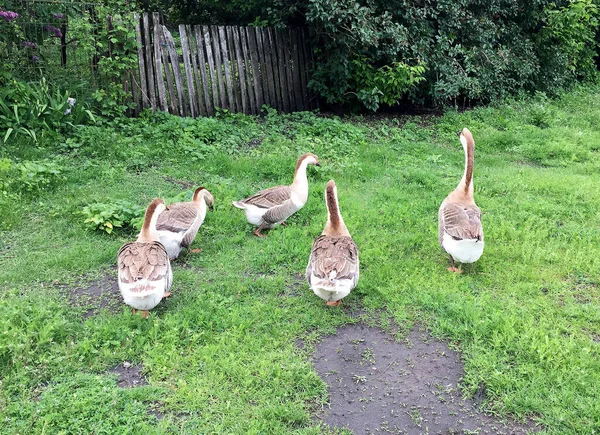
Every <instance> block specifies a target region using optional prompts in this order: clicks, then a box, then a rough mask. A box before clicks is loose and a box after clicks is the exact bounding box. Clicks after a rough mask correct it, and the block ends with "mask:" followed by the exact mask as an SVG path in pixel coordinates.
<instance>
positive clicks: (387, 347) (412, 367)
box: [314, 323, 536, 435]
mask: <svg viewBox="0 0 600 435" xmlns="http://www.w3.org/2000/svg"><path fill="white" fill-rule="evenodd" d="M314 366H315V369H316V370H317V372H318V373H319V375H320V376H321V378H322V379H323V380H324V381H325V382H326V383H327V385H328V391H329V409H328V410H326V411H325V413H324V414H323V415H322V416H321V418H322V420H323V421H324V422H325V423H326V424H327V425H329V426H331V427H334V428H347V429H349V430H351V431H352V432H353V433H355V434H357V435H358V434H374V433H394V434H410V435H413V434H415V435H416V434H464V433H477V434H511V435H517V434H526V433H533V432H535V431H536V427H535V426H534V425H533V424H531V423H530V424H519V423H517V422H515V421H500V420H497V419H494V418H492V417H490V416H488V415H485V414H484V413H482V412H481V411H480V410H479V409H478V407H479V405H481V403H483V402H484V401H485V398H486V396H485V394H486V390H485V385H484V384H481V385H480V387H479V389H478V391H477V393H476V394H475V397H474V398H473V399H464V398H463V397H462V396H461V393H460V391H459V390H458V384H459V382H460V380H461V378H462V376H463V374H464V370H463V365H462V363H461V361H460V358H459V355H458V354H457V353H456V352H455V351H453V350H451V349H450V348H449V347H448V346H447V345H446V344H445V343H443V342H441V341H438V340H436V339H434V338H432V337H431V336H430V335H429V334H427V333H426V332H424V331H420V330H419V329H417V328H415V329H413V330H412V331H411V332H410V334H409V335H408V337H407V338H406V339H405V341H403V342H401V343H399V342H397V341H395V340H394V338H393V337H392V336H390V335H388V334H386V333H384V332H383V331H381V330H380V329H378V328H373V327H368V326H366V325H364V324H360V323H359V324H354V325H346V326H343V327H341V328H339V329H338V331H337V333H336V334H335V335H332V336H328V337H325V339H324V340H323V341H322V342H321V343H320V344H319V345H318V346H317V352H316V354H315V356H314Z"/></svg>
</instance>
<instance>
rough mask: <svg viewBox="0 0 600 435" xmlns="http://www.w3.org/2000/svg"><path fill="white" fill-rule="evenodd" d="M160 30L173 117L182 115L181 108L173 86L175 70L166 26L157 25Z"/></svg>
mask: <svg viewBox="0 0 600 435" xmlns="http://www.w3.org/2000/svg"><path fill="white" fill-rule="evenodd" d="M157 27H158V30H159V37H160V40H159V44H160V55H161V57H162V64H163V67H164V74H165V77H166V79H167V92H168V97H169V98H168V100H169V113H172V114H173V115H180V113H179V108H178V105H177V96H176V95H175V86H174V85H173V68H171V64H170V62H169V54H168V52H169V48H168V44H167V38H166V36H165V30H166V28H165V26H163V25H162V24H158V25H157Z"/></svg>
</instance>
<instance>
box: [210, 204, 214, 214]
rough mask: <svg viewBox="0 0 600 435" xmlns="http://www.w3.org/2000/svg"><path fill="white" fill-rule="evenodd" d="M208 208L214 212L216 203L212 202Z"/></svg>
mask: <svg viewBox="0 0 600 435" xmlns="http://www.w3.org/2000/svg"><path fill="white" fill-rule="evenodd" d="M208 210H209V211H211V212H212V211H215V206H214V205H212V204H211V205H209V206H208Z"/></svg>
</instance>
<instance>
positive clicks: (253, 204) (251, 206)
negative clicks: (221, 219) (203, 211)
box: [233, 153, 321, 237]
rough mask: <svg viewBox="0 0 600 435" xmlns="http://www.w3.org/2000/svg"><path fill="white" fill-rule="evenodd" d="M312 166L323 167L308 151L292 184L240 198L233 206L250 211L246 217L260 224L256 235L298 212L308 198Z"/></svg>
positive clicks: (298, 167)
mask: <svg viewBox="0 0 600 435" xmlns="http://www.w3.org/2000/svg"><path fill="white" fill-rule="evenodd" d="M308 165H316V166H321V164H320V163H319V159H318V158H317V156H315V155H314V154H311V153H306V154H303V155H302V156H300V158H299V159H298V162H297V163H296V171H295V172H294V182H293V183H292V184H291V185H290V186H275V187H270V188H269V189H265V190H261V191H260V192H258V193H256V194H254V195H252V196H250V197H248V198H246V199H242V200H240V201H234V202H233V205H234V206H235V207H237V208H241V209H242V210H244V211H245V212H246V219H248V222H250V223H251V224H253V225H258V228H257V229H256V230H255V231H254V235H256V236H258V237H263V235H262V234H261V233H260V232H261V230H263V229H265V228H273V227H275V226H276V225H277V224H282V225H285V220H286V219H287V218H289V217H290V216H291V215H293V214H294V213H296V212H297V211H298V210H300V209H301V208H302V207H304V204H306V201H307V199H308V178H307V177H306V167H307V166H308Z"/></svg>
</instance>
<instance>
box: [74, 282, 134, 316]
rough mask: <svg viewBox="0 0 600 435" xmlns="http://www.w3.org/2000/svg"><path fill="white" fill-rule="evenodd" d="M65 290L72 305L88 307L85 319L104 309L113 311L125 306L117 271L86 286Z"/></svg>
mask: <svg viewBox="0 0 600 435" xmlns="http://www.w3.org/2000/svg"><path fill="white" fill-rule="evenodd" d="M65 290H66V291H67V292H68V298H69V303H70V304H71V305H72V306H76V307H83V308H86V309H87V311H86V312H85V313H84V314H83V317H84V318H85V319H86V318H88V317H90V316H93V315H95V314H98V312H99V311H100V310H102V309H107V310H109V311H110V312H113V313H116V312H119V311H120V310H121V307H122V306H123V300H122V298H121V294H120V293H119V284H118V282H117V276H116V273H115V274H114V275H106V276H104V277H102V278H100V279H99V280H97V281H94V282H92V283H90V284H88V285H86V286H81V287H76V288H74V289H65Z"/></svg>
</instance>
